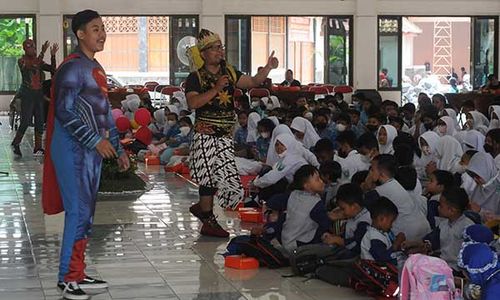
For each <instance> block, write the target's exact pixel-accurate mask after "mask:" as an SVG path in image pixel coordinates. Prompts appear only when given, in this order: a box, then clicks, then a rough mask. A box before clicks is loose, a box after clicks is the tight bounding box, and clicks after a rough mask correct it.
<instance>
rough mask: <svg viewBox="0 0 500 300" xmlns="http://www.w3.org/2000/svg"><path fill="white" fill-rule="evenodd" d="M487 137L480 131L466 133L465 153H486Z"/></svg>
mask: <svg viewBox="0 0 500 300" xmlns="http://www.w3.org/2000/svg"><path fill="white" fill-rule="evenodd" d="M485 140H486V137H485V136H484V135H483V134H482V133H481V132H479V131H477V130H475V129H472V130H468V131H467V132H466V133H465V138H464V143H463V149H464V152H465V151H467V150H476V151H479V152H484V147H483V146H484V141H485Z"/></svg>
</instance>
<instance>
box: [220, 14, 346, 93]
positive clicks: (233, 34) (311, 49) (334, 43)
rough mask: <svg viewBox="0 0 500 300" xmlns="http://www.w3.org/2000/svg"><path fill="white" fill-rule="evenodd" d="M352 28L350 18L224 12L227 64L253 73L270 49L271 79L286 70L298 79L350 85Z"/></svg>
mask: <svg viewBox="0 0 500 300" xmlns="http://www.w3.org/2000/svg"><path fill="white" fill-rule="evenodd" d="M351 28H352V18H350V17H322V16H293V17H292V16H289V17H288V16H272V17H270V16H228V17H227V18H226V44H227V45H226V46H227V51H226V55H227V59H228V61H229V62H230V63H232V64H234V65H237V66H241V68H242V70H246V69H244V68H245V67H246V68H248V69H251V73H252V74H256V72H257V69H258V67H260V66H263V65H264V64H265V63H266V62H267V57H268V55H269V54H270V53H271V51H273V50H274V51H275V56H276V57H277V58H278V60H279V61H280V65H279V68H278V69H276V70H272V71H271V73H270V75H269V77H270V78H271V79H272V80H273V82H274V83H281V82H282V81H283V80H284V79H285V71H286V70H287V69H291V70H292V71H293V72H294V78H295V79H296V80H298V81H300V82H301V83H302V84H308V83H311V82H315V83H333V84H336V85H339V84H352V79H351V70H352V69H351V68H352V58H351V47H352V36H351V34H352V31H351ZM249 29H250V32H248V30H249ZM248 40H249V41H248ZM249 44H250V45H251V46H250V47H248V45H249ZM244 45H246V47H247V48H246V49H249V48H250V49H251V53H249V52H247V51H245V50H244V49H245V48H242V47H244ZM249 65H251V67H249Z"/></svg>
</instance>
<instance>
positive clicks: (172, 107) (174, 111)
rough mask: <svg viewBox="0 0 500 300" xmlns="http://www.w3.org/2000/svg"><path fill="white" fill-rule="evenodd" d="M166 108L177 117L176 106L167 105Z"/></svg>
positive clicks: (177, 109)
mask: <svg viewBox="0 0 500 300" xmlns="http://www.w3.org/2000/svg"><path fill="white" fill-rule="evenodd" d="M167 108H168V110H169V111H170V112H171V113H173V114H176V115H177V116H179V108H178V107H177V106H175V105H172V104H170V105H167Z"/></svg>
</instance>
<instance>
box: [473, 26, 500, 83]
mask: <svg viewBox="0 0 500 300" xmlns="http://www.w3.org/2000/svg"><path fill="white" fill-rule="evenodd" d="M472 26H473V27H472V35H473V39H472V41H473V46H472V47H471V48H472V49H471V50H472V57H473V62H472V70H471V74H472V77H471V78H473V87H474V89H478V88H480V87H481V86H483V85H484V84H486V81H487V80H486V78H487V76H488V74H494V73H495V74H496V75H497V76H498V73H497V71H496V70H498V17H476V18H473V22H472Z"/></svg>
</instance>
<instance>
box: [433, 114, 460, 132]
mask: <svg viewBox="0 0 500 300" xmlns="http://www.w3.org/2000/svg"><path fill="white" fill-rule="evenodd" d="M440 120H441V121H443V122H444V123H445V124H446V133H445V134H444V135H451V136H454V135H455V134H456V133H457V130H456V122H455V121H454V120H453V119H452V118H451V117H448V116H444V117H441V118H440ZM436 129H437V130H439V129H438V127H436ZM438 134H439V135H441V134H442V133H441V132H438Z"/></svg>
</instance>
